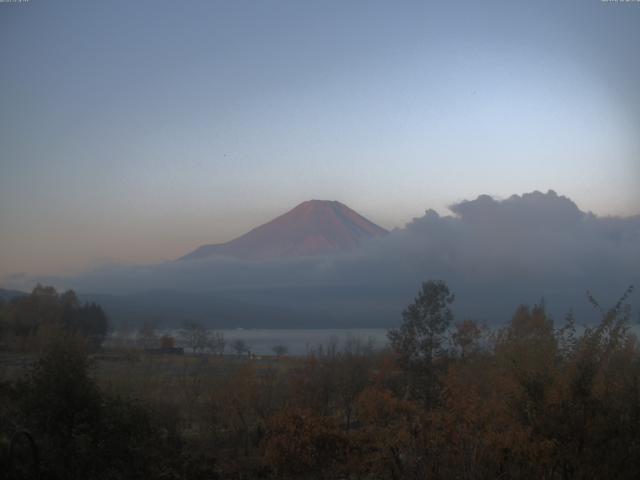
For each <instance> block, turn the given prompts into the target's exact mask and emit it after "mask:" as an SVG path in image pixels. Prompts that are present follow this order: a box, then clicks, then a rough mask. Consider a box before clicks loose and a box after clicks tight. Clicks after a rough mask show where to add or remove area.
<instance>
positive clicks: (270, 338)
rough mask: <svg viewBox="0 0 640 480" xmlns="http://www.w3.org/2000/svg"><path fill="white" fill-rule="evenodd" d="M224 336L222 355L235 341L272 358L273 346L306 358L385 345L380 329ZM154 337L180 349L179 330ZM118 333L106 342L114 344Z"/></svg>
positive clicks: (250, 332)
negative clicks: (352, 345) (351, 345)
mask: <svg viewBox="0 0 640 480" xmlns="http://www.w3.org/2000/svg"><path fill="white" fill-rule="evenodd" d="M216 331H217V332H221V333H222V334H223V335H224V339H225V341H226V344H227V347H226V350H225V353H233V349H232V347H231V344H232V343H233V342H234V341H235V340H243V341H244V342H245V343H246V344H247V346H248V348H249V349H250V351H251V352H252V353H254V354H256V355H273V354H274V353H273V347H274V346H276V345H284V346H285V347H286V348H287V352H288V354H289V355H306V354H307V353H308V352H310V351H313V350H316V349H318V348H319V347H327V346H329V345H331V344H335V345H336V346H337V348H338V349H341V348H342V347H343V346H344V345H345V344H346V343H347V342H348V341H352V340H354V339H355V340H358V341H361V342H371V343H372V345H373V348H375V349H380V348H384V347H385V346H386V345H387V330H386V329H384V328H355V329H339V328H335V329H331V328H323V329H242V328H238V329H219V330H216ZM156 334H157V336H158V337H159V336H161V335H170V336H172V337H173V338H175V340H176V345H177V346H179V347H183V346H185V345H183V344H182V342H181V331H180V330H179V329H176V330H158V331H157V332H156ZM119 335H121V334H119V333H118V332H115V333H114V334H113V335H112V336H111V337H110V338H109V340H108V342H109V343H111V342H114V343H115V342H116V337H118V336H119ZM135 339H136V334H131V335H129V336H128V337H127V340H128V341H132V342H133V341H135Z"/></svg>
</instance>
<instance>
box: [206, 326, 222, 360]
mask: <svg viewBox="0 0 640 480" xmlns="http://www.w3.org/2000/svg"><path fill="white" fill-rule="evenodd" d="M226 346H227V342H226V340H225V339H224V334H223V333H222V332H216V331H211V330H210V331H209V332H208V335H207V348H208V349H209V350H210V351H211V353H214V354H216V355H222V354H223V353H224V349H225V347H226Z"/></svg>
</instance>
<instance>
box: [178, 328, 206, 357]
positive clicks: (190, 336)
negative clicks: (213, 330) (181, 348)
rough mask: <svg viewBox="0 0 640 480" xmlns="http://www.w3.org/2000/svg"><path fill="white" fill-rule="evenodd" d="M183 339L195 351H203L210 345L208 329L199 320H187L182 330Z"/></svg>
mask: <svg viewBox="0 0 640 480" xmlns="http://www.w3.org/2000/svg"><path fill="white" fill-rule="evenodd" d="M180 337H181V338H182V341H183V342H184V344H185V345H186V346H187V348H189V349H191V351H192V352H193V353H198V352H200V353H203V352H204V350H205V349H206V348H207V347H208V333H207V330H206V329H205V328H204V327H203V326H202V325H201V324H199V323H197V322H187V323H185V324H184V326H183V328H182V330H181V331H180Z"/></svg>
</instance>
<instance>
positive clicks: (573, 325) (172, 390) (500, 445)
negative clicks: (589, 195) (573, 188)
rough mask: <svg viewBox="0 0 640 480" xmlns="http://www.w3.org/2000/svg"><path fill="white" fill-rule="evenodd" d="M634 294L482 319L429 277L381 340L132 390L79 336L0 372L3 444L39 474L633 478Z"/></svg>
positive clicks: (192, 371) (639, 398)
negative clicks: (488, 321) (489, 323)
mask: <svg viewBox="0 0 640 480" xmlns="http://www.w3.org/2000/svg"><path fill="white" fill-rule="evenodd" d="M630 293H631V289H629V290H628V291H627V292H626V293H625V295H623V296H622V298H621V299H620V301H619V302H617V304H616V305H614V306H612V307H611V308H604V307H602V306H600V305H599V304H598V302H597V301H596V299H595V298H593V297H592V296H589V299H590V301H591V302H592V303H593V305H594V307H595V308H596V309H597V311H598V312H599V315H600V321H599V323H597V324H595V325H592V326H588V327H585V328H581V327H579V326H578V321H577V319H575V318H574V317H573V315H571V314H570V313H569V314H568V315H567V317H566V318H565V319H564V320H563V321H561V322H559V323H558V324H556V323H555V322H554V320H553V319H552V318H551V317H550V316H549V315H548V313H547V311H546V309H545V306H544V304H542V303H541V304H539V305H534V306H532V307H529V306H524V305H523V306H520V307H518V308H517V309H516V310H515V312H514V315H513V317H512V319H511V320H510V322H509V323H508V324H507V325H505V326H504V327H502V328H499V329H495V330H491V329H489V328H486V327H484V326H482V325H478V324H476V323H475V322H473V321H470V320H463V321H456V319H455V318H454V315H453V312H452V310H451V306H452V304H453V302H454V301H455V297H454V295H453V294H452V293H451V292H450V290H449V288H448V286H447V285H446V284H445V283H444V282H440V281H429V282H425V283H424V284H423V285H422V286H421V288H420V290H419V292H418V295H417V296H416V298H415V300H414V302H413V303H412V304H411V305H409V306H408V307H407V308H406V309H405V310H404V312H403V313H402V322H401V323H400V325H399V327H398V328H397V329H393V330H390V331H389V333H388V336H389V341H390V347H389V348H388V349H385V350H375V349H373V348H372V346H371V345H370V344H368V343H366V342H362V341H359V340H356V339H352V340H350V341H348V342H346V344H344V345H342V346H341V347H338V346H337V345H329V346H328V347H326V348H318V349H316V350H314V351H312V352H310V353H309V355H307V356H306V357H304V358H286V359H278V360H273V361H271V362H268V363H265V362H260V361H253V360H251V359H248V358H247V359H245V360H244V361H243V362H241V363H238V362H235V363H233V362H232V363H231V364H229V363H225V361H224V359H221V358H216V359H215V361H216V362H218V363H215V364H207V363H206V362H205V361H189V359H187V358H185V359H184V363H183V364H182V365H184V370H181V371H180V372H178V376H177V377H172V378H175V382H174V380H171V381H167V382H165V383H164V384H162V383H158V382H155V381H153V379H149V378H147V380H148V381H149V386H148V387H145V388H143V389H138V390H135V392H134V390H132V388H133V387H130V386H127V387H122V388H114V386H115V385H116V384H117V382H118V381H123V380H124V379H123V378H122V377H121V376H114V375H112V376H110V377H108V378H107V379H104V378H103V379H100V376H99V375H98V374H96V369H95V367H92V364H91V358H90V357H89V356H88V355H87V351H86V343H83V342H82V341H81V340H79V339H78V337H77V336H74V337H71V339H67V340H65V341H61V342H57V343H56V344H55V345H53V346H52V348H51V349H50V350H49V351H47V352H46V353H45V354H43V355H42V356H41V358H40V360H39V361H38V362H37V363H36V364H35V365H34V366H32V367H31V368H30V369H29V371H28V373H27V375H25V376H23V377H22V378H20V379H19V380H17V381H9V380H4V381H3V382H2V383H1V384H0V406H1V408H2V416H1V417H0V418H3V419H4V420H3V421H2V422H3V424H2V430H1V431H2V437H1V438H0V440H1V441H2V442H4V444H5V445H7V444H9V443H11V438H12V436H14V435H16V433H18V432H22V431H25V432H29V435H32V437H33V439H34V443H35V445H37V446H38V449H39V452H40V459H39V466H38V469H39V471H40V472H41V474H42V476H43V478H66V479H94V478H95V479H107V478H108V479H118V478H127V479H136V478H140V479H143V478H145V479H146V478H149V479H196V480H199V479H203V480H204V479H216V478H219V479H223V478H224V479H238V480H240V479H250V478H274V479H275V478H277V479H336V480H338V479H354V480H355V479H361V480H365V479H366V480H369V479H380V480H386V479H390V480H391V479H394V480H395V479H398V480H400V479H416V480H417V479H428V478H433V479H451V478H457V479H498V478H524V479H529V478H531V479H559V480H564V479H567V480H568V479H600V478H602V479H616V478H618V479H627V478H629V479H631V478H636V476H637V472H639V471H640V350H639V348H638V341H637V338H636V337H635V336H634V335H633V333H632V332H631V331H630V328H629V327H630V319H631V309H630V307H629V306H628V304H627V302H628V298H629V294H630ZM192 360H196V358H195V357H194V358H193V359H192ZM139 362H141V363H144V360H139ZM212 365H215V367H214V366H212ZM126 368H127V369H128V370H129V371H132V370H133V368H134V366H133V365H129V366H127V367H126ZM145 368H146V367H145ZM216 369H217V370H216ZM149 371H151V370H144V372H149ZM214 373H215V374H214ZM149 376H150V375H149V374H148V373H145V377H149ZM174 383H177V385H178V387H177V388H176V387H175V385H173V384H174ZM137 387H139V385H138V386H137ZM7 419H9V420H7ZM25 449H27V450H28V448H26V447H25ZM2 451H3V452H5V453H4V454H3V455H5V457H4V458H1V457H0V458H1V459H2V461H4V462H5V463H4V464H7V465H13V466H12V467H11V468H10V469H6V470H5V471H6V472H7V473H6V474H5V476H6V477H7V478H27V477H19V476H17V475H20V474H22V473H20V472H21V471H23V470H24V469H25V468H27V467H25V465H31V463H29V462H28V461H23V462H22V463H19V464H15V462H14V463H11V461H10V459H9V458H8V454H7V453H6V452H7V451H8V450H7V449H4V450H2ZM20 465H22V467H20ZM19 468H23V470H19ZM0 478H1V477H0Z"/></svg>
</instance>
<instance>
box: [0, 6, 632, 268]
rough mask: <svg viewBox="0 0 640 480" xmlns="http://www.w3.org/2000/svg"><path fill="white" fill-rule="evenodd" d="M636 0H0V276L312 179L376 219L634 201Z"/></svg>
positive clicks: (273, 207) (98, 252)
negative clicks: (557, 199)
mask: <svg viewBox="0 0 640 480" xmlns="http://www.w3.org/2000/svg"><path fill="white" fill-rule="evenodd" d="M639 45H640V3H625V4H621V3H604V2H601V1H600V0H581V1H557V0H556V1H530V2H519V1H518V2H515V1H501V2H492V1H482V2H478V1H469V2H465V1H456V2H442V1H439V2H426V1H421V2H391V1H389V2H373V1H362V2H355V1H345V0H342V1H336V2H329V1H313V2H311V1H300V0H297V1H290V2H287V1H250V2H248V1H238V0H233V1H231V0H230V1H226V2H214V1H196V0H193V1H188V2H176V1H175V0H174V1H157V0H156V1H144V0H135V1H133V0H129V1H126V2H125V1H117V0H116V1H101V2H98V1H91V2H88V1H86V0H85V1H55V2H54V1H42V0H31V1H29V2H28V3H21V4H7V3H0V278H1V277H2V276H6V275H8V274H11V273H15V272H26V273H55V274H65V273H73V272H77V271H79V270H82V269H85V268H90V267H93V266H96V265H99V264H101V263H104V262H124V263H138V262H139V263H145V262H156V261H160V260H166V259H171V258H175V257H178V256H180V255H182V254H184V253H186V252H187V251H189V250H191V249H192V248H194V247H196V246H197V245H200V244H202V243H212V242H219V241H220V242H221V241H226V240H229V239H231V238H232V237H235V236H237V235H239V234H241V233H243V232H244V231H246V230H247V229H249V228H251V227H253V226H255V225H257V224H259V223H263V222H264V221H267V220H269V219H271V218H272V217H274V216H276V215H278V214H280V213H282V212H283V211H285V210H287V209H289V208H291V207H293V206H295V205H296V204H297V203H300V202H301V201H304V200H306V199H310V198H321V199H336V200H340V201H342V202H343V203H346V204H347V205H349V206H350V207H352V208H354V209H356V210H357V211H359V212H360V213H362V214H364V215H365V216H367V217H369V218H370V219H371V220H373V221H375V222H377V223H379V224H380V225H382V226H384V227H387V228H391V227H395V226H402V225H403V224H404V223H406V222H407V221H409V220H410V219H411V218H412V217H414V216H418V215H420V214H421V213H422V212H423V211H424V210H425V209H427V208H434V209H436V210H438V211H440V212H446V211H447V210H446V207H447V205H449V204H451V203H453V202H456V201H458V200H461V199H465V198H467V199H468V198H474V197H475V196H477V195H478V194H482V193H487V194H491V195H495V196H498V197H505V196H508V195H510V194H512V193H522V192H526V191H532V190H536V189H538V190H543V191H546V190H547V189H550V188H551V189H555V190H556V191H558V192H559V193H561V194H563V195H567V196H569V197H571V198H572V199H573V200H574V201H576V202H577V203H578V205H579V206H580V207H581V208H582V209H583V210H592V211H594V212H596V213H598V214H603V215H629V214H633V213H637V212H638V211H640V193H639V188H638V185H639V183H640V182H639V180H640V54H639V53H638V46H639Z"/></svg>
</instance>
